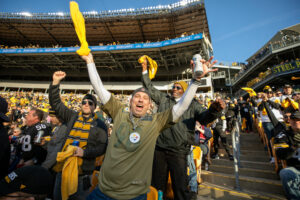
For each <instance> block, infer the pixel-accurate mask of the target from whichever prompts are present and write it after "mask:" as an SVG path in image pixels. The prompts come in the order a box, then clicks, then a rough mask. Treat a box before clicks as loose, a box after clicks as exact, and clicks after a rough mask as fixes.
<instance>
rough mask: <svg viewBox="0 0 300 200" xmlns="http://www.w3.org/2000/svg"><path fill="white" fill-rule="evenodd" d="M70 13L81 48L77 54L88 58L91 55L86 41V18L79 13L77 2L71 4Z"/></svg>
mask: <svg viewBox="0 0 300 200" xmlns="http://www.w3.org/2000/svg"><path fill="white" fill-rule="evenodd" d="M70 13H71V17H72V20H73V24H74V27H75V31H76V34H77V36H78V39H79V41H80V44H81V47H80V49H78V50H77V51H76V52H77V54H78V55H80V56H87V55H89V53H90V51H91V50H90V49H89V45H88V43H87V41H86V35H85V23H84V18H83V16H82V14H81V12H80V11H79V7H78V4H77V3H76V2H75V1H71V2H70Z"/></svg>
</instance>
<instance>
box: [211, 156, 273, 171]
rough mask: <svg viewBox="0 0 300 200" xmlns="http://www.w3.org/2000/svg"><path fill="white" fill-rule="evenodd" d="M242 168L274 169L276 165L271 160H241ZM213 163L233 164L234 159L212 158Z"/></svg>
mask: <svg viewBox="0 0 300 200" xmlns="http://www.w3.org/2000/svg"><path fill="white" fill-rule="evenodd" d="M240 164H241V166H240V167H241V168H251V169H261V170H270V171H274V165H273V164H270V163H269V162H257V161H245V160H241V162H240ZM212 165H219V166H227V167H228V166H229V167H231V166H233V161H230V160H228V159H218V160H217V159H212Z"/></svg>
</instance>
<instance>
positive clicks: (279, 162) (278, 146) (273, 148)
mask: <svg viewBox="0 0 300 200" xmlns="http://www.w3.org/2000/svg"><path fill="white" fill-rule="evenodd" d="M270 143H271V147H272V153H273V157H274V160H275V171H276V172H279V170H280V166H279V164H281V167H282V168H285V167H286V162H285V161H282V160H279V158H277V155H276V150H277V149H279V148H287V147H289V145H288V144H286V143H281V144H275V143H274V138H272V139H271V141H270Z"/></svg>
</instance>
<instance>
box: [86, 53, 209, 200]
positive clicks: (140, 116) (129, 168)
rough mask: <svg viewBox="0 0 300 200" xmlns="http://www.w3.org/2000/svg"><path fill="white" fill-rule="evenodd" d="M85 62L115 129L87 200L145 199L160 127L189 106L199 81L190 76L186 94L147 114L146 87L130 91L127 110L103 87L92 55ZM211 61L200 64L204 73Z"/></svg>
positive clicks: (174, 119) (148, 106) (160, 130)
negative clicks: (96, 181) (97, 181)
mask: <svg viewBox="0 0 300 200" xmlns="http://www.w3.org/2000/svg"><path fill="white" fill-rule="evenodd" d="M82 58H83V59H84V60H85V61H86V63H87V67H88V72H89V77H90V80H91V83H92V85H93V88H94V90H95V92H96V94H97V95H98V97H99V98H100V100H101V103H102V104H103V110H104V112H106V113H108V114H109V115H110V116H111V117H112V119H113V121H114V128H113V132H112V134H111V138H110V141H109V143H108V147H107V151H106V154H105V159H104V162H103V164H102V166H101V169H100V174H99V187H97V188H96V189H95V190H94V191H93V192H92V193H91V194H90V195H89V196H88V198H87V199H88V200H96V199H119V200H120V199H126V200H128V199H134V200H142V199H146V198H147V197H146V193H147V191H148V190H149V186H150V184H151V171H152V163H153V155H154V148H155V143H156V139H157V137H158V135H159V133H161V132H162V130H164V129H166V128H168V127H169V126H172V125H173V124H174V123H176V122H177V121H178V119H179V118H180V116H181V115H182V114H183V113H184V112H185V110H186V109H187V108H188V107H189V104H190V103H191V101H192V99H193V97H194V95H195V93H196V91H197V88H198V86H199V84H200V82H199V80H200V79H201V78H202V77H198V78H197V80H196V79H193V80H192V81H191V84H190V85H189V87H188V89H187V90H186V93H185V95H184V97H183V98H181V100H179V101H178V102H177V103H176V104H175V105H174V106H172V107H169V108H168V109H166V110H164V111H163V112H159V113H155V114H148V112H147V111H148V110H149V109H150V105H151V99H150V97H149V93H148V91H147V90H145V88H139V89H137V90H135V91H134V92H133V94H132V98H131V100H130V108H129V110H128V109H126V108H125V106H124V105H122V104H121V102H120V101H118V100H116V98H114V96H113V95H112V94H111V93H110V92H109V91H107V90H106V89H105V87H104V86H103V83H102V81H101V78H100V76H99V75H98V72H97V69H96V66H95V63H94V60H93V56H92V54H89V55H88V56H82ZM211 66H212V65H211V63H210V62H208V64H206V65H203V75H202V76H204V75H205V74H207V73H208V72H210V71H211V69H210V67H211Z"/></svg>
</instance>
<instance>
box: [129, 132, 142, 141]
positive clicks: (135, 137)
mask: <svg viewBox="0 0 300 200" xmlns="http://www.w3.org/2000/svg"><path fill="white" fill-rule="evenodd" d="M140 139H141V136H140V134H139V133H137V132H133V133H131V134H130V135H129V140H130V142H132V143H134V144H135V143H137V142H139V141H140Z"/></svg>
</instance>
